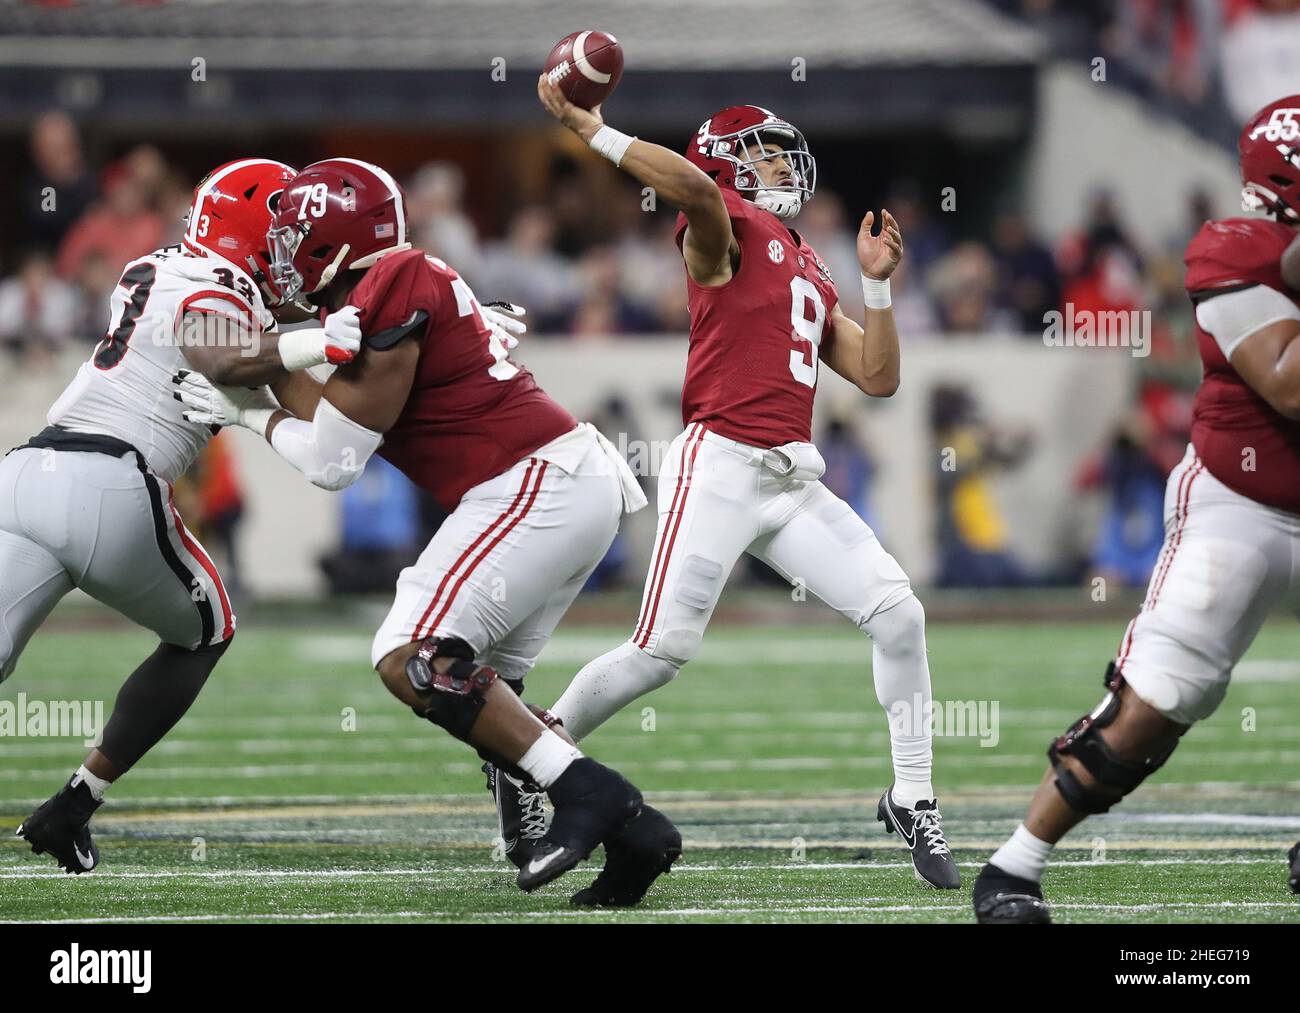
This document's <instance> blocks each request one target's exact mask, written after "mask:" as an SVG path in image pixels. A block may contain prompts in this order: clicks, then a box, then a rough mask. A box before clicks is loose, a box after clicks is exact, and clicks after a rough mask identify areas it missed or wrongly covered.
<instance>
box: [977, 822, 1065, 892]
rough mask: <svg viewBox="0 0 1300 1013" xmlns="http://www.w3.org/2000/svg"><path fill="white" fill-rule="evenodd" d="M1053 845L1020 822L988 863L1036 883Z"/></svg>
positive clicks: (1040, 876) (1045, 866)
mask: <svg viewBox="0 0 1300 1013" xmlns="http://www.w3.org/2000/svg"><path fill="white" fill-rule="evenodd" d="M1054 847H1055V845H1053V844H1048V843H1047V842H1046V841H1040V840H1039V839H1038V838H1037V837H1035V836H1034V835H1033V834H1031V833H1030V832H1029V831H1028V830H1027V829H1025V825H1024V824H1023V823H1021V824H1020V826H1018V827H1016V832H1015V833H1014V834H1012V835H1011V838H1010V839H1009V840H1008V841H1007V843H1006V844H1004V845H1002V847H1000V848H998V850H997V851H995V852H993V857H992V858H990V859H989V864H990V865H996V866H997V867H998V868H999V869H1001V870H1002V871H1003V872H1009V873H1011V875H1013V876H1019V877H1020V878H1021V879H1029V880H1032V881H1033V882H1035V883H1037V882H1038V881H1039V880H1041V879H1042V878H1043V870H1044V869H1046V868H1047V859H1048V856H1050V855H1051V853H1052V848H1054Z"/></svg>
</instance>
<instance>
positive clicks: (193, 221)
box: [185, 158, 297, 242]
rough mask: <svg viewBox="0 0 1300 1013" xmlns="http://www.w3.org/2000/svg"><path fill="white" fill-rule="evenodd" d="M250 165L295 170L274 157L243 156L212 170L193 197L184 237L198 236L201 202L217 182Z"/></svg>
mask: <svg viewBox="0 0 1300 1013" xmlns="http://www.w3.org/2000/svg"><path fill="white" fill-rule="evenodd" d="M250 165H274V166H278V167H279V168H281V169H288V170H289V171H290V172H296V171H297V170H295V169H294V168H293V166H291V165H285V164H284V163H283V162H277V161H276V160H275V159H274V158H243V159H240V160H239V161H238V162H231V163H230V164H229V165H227V166H226V167H225V168H223V169H221V170H220V171H219V172H214V173H213V174H212V175H211V176H209V177H208V178H207V179H206V180H205V181H204V183H203V188H202V189H201V190H200V191H199V192H198V194H197V195H195V197H194V204H193V205H192V206H191V212H190V222H189V227H188V228H186V230H185V238H186V239H188V240H190V241H191V242H194V241H195V240H197V239H198V238H199V236H198V227H199V217H200V214H201V213H200V211H199V209H200V208H201V207H202V206H203V202H204V201H205V200H207V199H208V198H209V197H210V196H211V195H212V191H213V190H215V189H216V187H217V184H218V183H220V182H221V181H222V180H223V179H225V178H226V177H227V176H229V175H230V174H231V173H232V172H235V171H236V170H238V169H246V168H248V166H250Z"/></svg>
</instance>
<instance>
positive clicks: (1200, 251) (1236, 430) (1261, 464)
mask: <svg viewBox="0 0 1300 1013" xmlns="http://www.w3.org/2000/svg"><path fill="white" fill-rule="evenodd" d="M1295 235H1296V233H1295V231H1294V230H1293V229H1290V228H1288V227H1287V226H1285V225H1282V224H1279V223H1278V222H1274V221H1271V220H1268V219H1264V218H1229V219H1226V220H1224V221H1218V222H1206V223H1205V225H1203V226H1202V227H1201V231H1200V232H1198V233H1197V234H1196V236H1195V237H1194V238H1193V239H1192V241H1191V242H1190V243H1189V244H1188V246H1187V255H1186V258H1185V259H1186V261H1187V292H1188V294H1189V295H1190V296H1191V297H1192V302H1194V303H1197V302H1201V301H1202V300H1204V299H1207V298H1212V297H1213V296H1214V294H1215V293H1219V294H1223V293H1226V292H1232V291H1236V290H1239V289H1242V288H1248V287H1250V286H1252V285H1267V286H1268V287H1269V288H1273V289H1276V290H1277V291H1279V292H1281V293H1283V294H1284V295H1286V296H1288V297H1290V298H1293V299H1294V293H1292V292H1291V291H1290V290H1289V289H1288V288H1287V287H1286V284H1285V283H1284V282H1283V281H1282V270H1281V258H1282V251H1283V250H1285V249H1286V248H1287V246H1288V245H1289V244H1290V242H1291V240H1292V239H1294V238H1295ZM1196 341H1197V345H1198V347H1199V348H1200V352H1201V362H1202V364H1203V377H1202V379H1201V386H1200V389H1199V390H1198V391H1197V392H1196V404H1195V407H1194V409H1193V413H1192V444H1193V446H1195V448H1196V453H1197V454H1198V455H1200V458H1201V460H1202V461H1204V462H1205V467H1206V468H1207V469H1208V470H1209V472H1210V474H1211V475H1213V476H1214V477H1215V478H1217V479H1218V480H1219V481H1220V482H1222V483H1223V484H1224V485H1226V486H1227V487H1228V488H1229V489H1232V490H1234V491H1235V492H1239V493H1241V494H1242V495H1243V496H1249V497H1250V498H1251V499H1253V500H1255V501H1256V502H1259V503H1263V504H1264V505H1265V506H1271V507H1277V508H1278V509H1281V510H1287V511H1289V512H1291V513H1300V423H1296V422H1293V421H1292V420H1290V419H1288V418H1286V417H1285V416H1283V415H1280V414H1278V412H1276V411H1275V410H1274V409H1273V407H1272V406H1271V405H1270V404H1269V403H1268V402H1267V401H1265V400H1264V399H1263V398H1262V397H1260V396H1259V395H1258V394H1256V393H1255V391H1254V390H1253V389H1252V388H1251V387H1250V385H1249V384H1247V383H1246V381H1245V380H1243V379H1242V378H1241V377H1240V376H1239V375H1238V374H1237V371H1236V370H1235V369H1233V368H1232V364H1231V363H1230V362H1229V361H1228V360H1227V359H1226V358H1224V355H1223V351H1222V350H1221V349H1220V348H1219V345H1218V342H1216V341H1215V340H1214V335H1212V334H1207V333H1206V332H1205V331H1204V330H1203V329H1202V328H1201V327H1200V325H1197V328H1196ZM1247 451H1250V453H1247Z"/></svg>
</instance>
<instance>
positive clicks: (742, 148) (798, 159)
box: [714, 123, 817, 218]
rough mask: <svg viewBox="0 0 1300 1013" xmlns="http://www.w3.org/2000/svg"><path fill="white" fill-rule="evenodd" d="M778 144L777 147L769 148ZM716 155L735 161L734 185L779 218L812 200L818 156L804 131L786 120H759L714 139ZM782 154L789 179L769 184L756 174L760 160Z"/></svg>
mask: <svg viewBox="0 0 1300 1013" xmlns="http://www.w3.org/2000/svg"><path fill="white" fill-rule="evenodd" d="M769 145H778V146H779V148H778V150H774V151H773V150H769V149H768V146H769ZM714 152H715V154H716V155H717V156H719V157H721V158H725V159H727V160H728V161H730V162H734V163H735V164H736V183H735V186H736V189H737V190H738V191H739V192H740V193H743V194H746V195H748V196H749V198H750V199H751V200H752V201H753V202H754V204H755V205H756V206H757V207H760V208H762V209H763V210H765V211H770V212H771V213H772V214H774V215H776V216H777V217H778V218H793V217H794V216H795V215H797V214H798V213H799V211H800V210H801V209H802V208H803V206H804V204H806V203H807V202H808V201H810V200H812V197H813V192H814V191H815V190H816V189H817V160H816V159H815V158H813V156H812V154H811V153H810V152H809V151H808V142H807V141H805V140H804V136H803V134H801V133H800V132H799V130H798V129H796V128H795V127H793V126H791V125H790V124H788V123H780V124H762V125H759V126H756V127H750V128H749V129H748V130H742V131H740V132H739V133H737V134H734V135H731V136H729V137H726V138H724V139H722V140H720V141H718V142H717V144H716V145H715V147H714ZM775 158H783V159H785V162H786V164H787V165H788V166H789V167H790V173H791V175H790V180H789V182H787V183H783V184H781V185H779V186H769V185H767V184H765V183H764V182H763V179H762V177H761V176H760V175H759V171H758V166H759V163H760V162H765V161H768V160H769V159H775Z"/></svg>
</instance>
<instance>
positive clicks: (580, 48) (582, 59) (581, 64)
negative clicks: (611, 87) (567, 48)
mask: <svg viewBox="0 0 1300 1013" xmlns="http://www.w3.org/2000/svg"><path fill="white" fill-rule="evenodd" d="M590 36H591V32H582V33H580V34H579V35H578V37H577V38H576V39H574V40H573V65H574V66H575V67H577V68H578V71H579V72H580V73H581V74H582V76H583V77H585V78H586V79H587V80H588V81H594V82H595V83H596V84H609V78H610V75H609V74H606V73H603V72H602V71H599V70H597V69H596V68H595V67H593V66H592V65H591V64H590V63H588V62H587V50H586V46H587V39H588V38H589V37H590Z"/></svg>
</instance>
